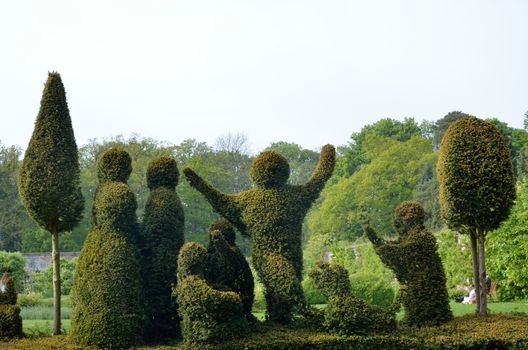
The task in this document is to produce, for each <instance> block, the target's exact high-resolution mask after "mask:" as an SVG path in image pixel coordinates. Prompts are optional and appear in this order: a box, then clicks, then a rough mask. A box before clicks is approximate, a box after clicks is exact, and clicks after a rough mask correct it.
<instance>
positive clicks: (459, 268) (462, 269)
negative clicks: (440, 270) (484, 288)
mask: <svg viewBox="0 0 528 350" xmlns="http://www.w3.org/2000/svg"><path fill="white" fill-rule="evenodd" d="M435 236H436V241H437V242H438V254H440V257H441V258H442V264H443V265H444V268H445V272H446V279H447V288H448V289H449V290H451V291H453V290H459V289H460V288H461V287H464V286H467V285H468V283H467V279H468V277H469V276H471V275H472V274H473V268H472V266H471V245H470V242H469V237H468V236H467V235H461V234H458V233H456V232H453V231H451V230H449V229H443V230H441V231H438V232H437V233H436V234H435Z"/></svg>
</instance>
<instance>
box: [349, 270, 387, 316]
mask: <svg viewBox="0 0 528 350" xmlns="http://www.w3.org/2000/svg"><path fill="white" fill-rule="evenodd" d="M350 285H351V286H352V295H354V296H356V297H358V298H359V299H362V300H365V301H366V302H367V303H369V304H371V305H376V306H379V307H381V308H384V309H387V308H389V306H391V305H392V303H393V301H394V297H395V295H396V293H395V292H394V288H393V287H392V286H391V284H390V283H387V280H386V279H385V278H383V277H382V276H380V275H377V274H373V273H369V272H358V273H355V274H352V275H350Z"/></svg>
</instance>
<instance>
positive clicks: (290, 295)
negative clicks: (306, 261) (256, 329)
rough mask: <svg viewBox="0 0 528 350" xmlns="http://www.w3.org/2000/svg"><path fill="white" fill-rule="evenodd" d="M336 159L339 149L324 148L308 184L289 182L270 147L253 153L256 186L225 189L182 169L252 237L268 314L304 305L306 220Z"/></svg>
mask: <svg viewBox="0 0 528 350" xmlns="http://www.w3.org/2000/svg"><path fill="white" fill-rule="evenodd" d="M334 165H335V149H334V147H333V146H331V145H326V146H324V147H323V149H322V150H321V155H320V158H319V162H318V164H317V167H316V169H315V171H314V173H313V174H312V177H311V178H310V180H308V182H307V183H306V184H305V185H299V186H293V185H288V184H287V181H288V177H289V175H290V167H289V164H288V161H287V160H286V158H284V157H283V156H281V155H280V154H278V153H275V152H272V151H266V152H263V153H261V154H260V155H258V156H257V158H255V160H254V161H253V164H252V165H251V170H250V176H251V179H252V181H253V184H254V188H252V189H250V190H247V191H244V192H240V193H237V194H232V195H227V194H224V193H222V192H220V191H218V190H216V189H215V188H213V187H212V186H211V185H209V184H208V183H207V182H206V181H204V180H203V179H202V178H201V177H200V176H198V175H197V174H196V173H195V172H194V171H192V170H191V169H188V168H187V169H185V170H184V174H185V176H186V177H187V179H188V180H189V183H190V184H191V186H193V187H194V188H196V189H197V190H198V191H200V192H201V193H202V194H203V195H204V196H205V198H206V199H207V200H208V201H209V203H210V204H211V206H212V207H213V209H214V210H215V211H216V212H217V213H219V214H220V215H222V216H223V217H224V218H226V219H227V220H228V221H229V222H231V224H233V225H234V226H235V227H236V228H237V229H238V230H239V231H240V232H241V233H242V234H244V235H247V236H249V237H251V239H252V243H251V244H252V261H253V266H254V267H255V270H256V272H257V276H258V278H259V279H260V281H261V282H262V284H263V285H264V294H265V298H266V304H267V318H268V320H270V321H273V322H278V323H289V322H290V321H291V318H292V313H293V311H294V309H295V308H297V309H299V310H306V308H305V306H306V305H305V300H304V295H303V291H302V288H301V280H302V248H301V235H302V223H303V220H304V217H305V216H306V213H307V212H308V210H309V209H310V206H311V205H312V203H313V202H314V201H315V200H316V199H317V197H318V196H319V193H320V192H321V190H322V189H323V187H324V185H325V183H326V181H327V180H328V179H329V178H330V176H331V175H332V171H333V169H334Z"/></svg>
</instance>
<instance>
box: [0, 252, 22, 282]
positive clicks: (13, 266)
mask: <svg viewBox="0 0 528 350" xmlns="http://www.w3.org/2000/svg"><path fill="white" fill-rule="evenodd" d="M25 264H26V260H25V259H24V256H22V254H20V253H9V252H2V251H0V273H4V272H8V273H9V275H11V276H12V279H14V280H15V287H16V290H17V291H18V292H21V291H22V289H23V288H22V284H23V282H24V267H25Z"/></svg>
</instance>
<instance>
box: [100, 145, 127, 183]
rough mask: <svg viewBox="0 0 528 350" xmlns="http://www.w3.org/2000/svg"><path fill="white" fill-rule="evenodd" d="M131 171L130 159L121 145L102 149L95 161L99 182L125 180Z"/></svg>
mask: <svg viewBox="0 0 528 350" xmlns="http://www.w3.org/2000/svg"><path fill="white" fill-rule="evenodd" d="M131 172H132V159H131V158H130V155H129V154H128V153H127V151H125V150H124V149H123V148H121V147H111V148H109V149H107V150H106V151H104V152H103V153H102V154H101V156H100V157H99V160H98V161H97V177H98V178H99V182H101V183H103V182H106V181H118V182H126V181H127V180H128V177H129V176H130V173H131Z"/></svg>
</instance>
